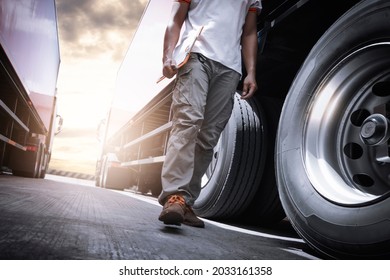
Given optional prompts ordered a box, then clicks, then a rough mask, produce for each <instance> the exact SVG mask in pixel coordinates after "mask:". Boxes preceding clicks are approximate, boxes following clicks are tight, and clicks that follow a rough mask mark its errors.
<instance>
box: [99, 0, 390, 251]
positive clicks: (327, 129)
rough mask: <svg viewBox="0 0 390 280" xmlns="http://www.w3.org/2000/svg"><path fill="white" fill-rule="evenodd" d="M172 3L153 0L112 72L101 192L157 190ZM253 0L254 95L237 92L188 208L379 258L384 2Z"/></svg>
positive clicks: (385, 193) (385, 150)
mask: <svg viewBox="0 0 390 280" xmlns="http://www.w3.org/2000/svg"><path fill="white" fill-rule="evenodd" d="M171 5H172V0H150V1H149V3H148V4H147V6H146V9H145V11H144V14H143V16H142V18H141V20H140V22H139V26H138V28H137V31H136V32H135V35H134V36H133V38H132V40H131V44H130V46H129V48H128V51H127V53H126V55H125V57H124V60H123V62H122V64H121V66H120V69H119V71H118V76H117V84H116V89H115V93H114V94H113V100H112V104H111V108H110V111H109V114H108V117H107V119H106V120H105V130H104V133H102V134H103V137H102V150H101V156H100V157H99V159H98V161H97V168H96V185H98V186H100V187H103V188H116V189H118V188H119V189H125V188H129V189H131V188H132V189H135V190H136V191H139V192H142V193H149V194H151V195H158V194H159V193H160V191H161V182H160V175H161V169H162V165H163V163H164V158H165V150H166V145H167V139H168V138H169V132H170V129H171V127H172V122H171V102H172V101H171V92H172V88H173V86H174V79H171V80H168V79H164V80H163V81H162V82H160V83H156V80H157V79H158V78H159V77H160V76H161V71H162V62H161V59H162V44H163V36H164V32H165V28H166V25H167V22H168V19H169V16H170V11H171ZM262 5H263V9H262V12H261V14H260V15H259V17H258V24H257V26H258V43H259V44H258V57H257V82H258V85H259V88H258V92H257V93H256V95H255V96H254V97H253V98H251V99H250V100H247V101H246V100H243V99H240V91H241V88H242V84H241V83H240V84H239V86H238V88H237V93H236V96H235V103H234V108H233V113H232V116H231V118H230V120H229V122H228V124H227V125H226V127H225V129H224V131H223V132H222V134H221V136H220V139H219V142H218V144H217V146H216V147H215V149H214V157H213V160H212V162H211V164H210V166H209V168H208V170H207V172H206V174H205V176H204V177H203V180H202V191H201V194H200V197H199V199H198V200H197V201H196V203H195V205H194V211H196V213H197V214H198V215H199V216H201V217H204V218H209V219H216V220H226V221H239V222H240V223H245V224H248V225H257V226H266V225H272V224H275V223H277V222H279V221H281V220H282V219H285V218H286V217H287V219H288V220H289V221H290V223H291V224H292V226H293V227H294V229H295V230H296V232H297V233H298V234H299V235H300V236H301V237H302V239H303V240H304V241H305V242H307V243H308V244H309V245H310V246H311V247H312V248H314V249H315V250H316V251H317V252H318V253H319V254H321V255H322V256H323V257H326V258H338V259H339V258H340V259H371V258H387V257H388V256H389V253H390V222H389V220H390V219H389V218H390V214H389V213H390V196H389V194H390V192H389V191H390V180H389V174H390V157H389V138H390V132H389V131H390V127H389V117H390V107H389V102H390V2H389V1H386V0H363V1H359V0H343V1H335V2H329V1H326V0H263V1H262ZM227 16H228V15H227ZM221 32H229V30H221ZM200 36H201V35H200ZM243 71H245V69H243ZM244 75H245V73H244Z"/></svg>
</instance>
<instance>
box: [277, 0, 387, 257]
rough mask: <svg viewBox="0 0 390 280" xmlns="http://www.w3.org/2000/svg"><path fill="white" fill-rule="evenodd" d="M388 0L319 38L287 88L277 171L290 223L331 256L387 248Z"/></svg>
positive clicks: (366, 4)
mask: <svg viewBox="0 0 390 280" xmlns="http://www.w3.org/2000/svg"><path fill="white" fill-rule="evenodd" d="M389 15H390V2H389V1H387V0H380V1H373V0H369V1H368V0H367V1H362V2H360V3H359V4H357V5H356V6H355V7H353V8H352V9H351V10H350V11H348V12H347V13H346V14H344V15H343V16H342V17H341V18H340V19H339V20H338V21H337V22H335V24H334V25H333V26H332V27H331V28H330V29H329V30H328V31H327V32H326V33H325V34H324V35H323V36H322V38H321V39H320V40H319V42H318V43H317V44H316V45H315V46H314V48H313V49H312V51H311V52H310V54H309V55H308V57H307V60H306V61H305V63H304V64H303V66H302V67H301V70H300V71H299V73H298V74H297V76H296V79H295V81H294V82H293V85H292V87H291V89H290V91H289V93H288V96H287V98H286V100H285V104H284V107H283V110H282V114H281V117H280V122H279V130H278V137H277V143H276V144H277V147H276V172H277V181H278V186H279V193H280V198H281V201H282V204H283V207H284V210H285V212H286V214H287V216H288V217H289V219H290V221H291V223H292V225H293V226H294V228H295V229H296V231H297V232H298V233H299V234H300V235H301V237H302V238H303V239H304V240H305V241H306V242H307V243H308V244H309V245H311V246H312V247H314V248H315V249H316V250H317V251H319V252H322V253H323V254H324V255H325V256H328V257H331V258H347V259H355V258H363V259H370V258H388V257H389V253H390V196H389V194H390V180H389V173H390V163H389V162H390V161H389V155H388V153H389V149H388V144H389V141H388V137H389V135H388V131H389V122H388V119H387V118H388V117H389V116H390V114H389V113H390V111H389V108H388V107H389V106H388V105H389V104H390V24H389V23H390V18H389Z"/></svg>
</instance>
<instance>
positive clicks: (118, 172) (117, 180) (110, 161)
mask: <svg viewBox="0 0 390 280" xmlns="http://www.w3.org/2000/svg"><path fill="white" fill-rule="evenodd" d="M99 178H100V182H99V184H98V185H99V186H100V187H102V188H105V189H114V190H123V189H125V188H127V187H129V185H130V182H131V173H130V170H128V169H127V168H124V167H121V166H120V162H119V161H118V160H117V157H116V155H114V154H107V155H105V156H104V157H103V161H102V169H101V174H100V177H99Z"/></svg>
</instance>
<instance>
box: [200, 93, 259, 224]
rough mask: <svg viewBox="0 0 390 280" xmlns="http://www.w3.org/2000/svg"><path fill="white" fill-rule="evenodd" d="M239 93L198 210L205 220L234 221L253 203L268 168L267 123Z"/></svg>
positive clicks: (204, 187)
mask: <svg viewBox="0 0 390 280" xmlns="http://www.w3.org/2000/svg"><path fill="white" fill-rule="evenodd" d="M252 105H253V104H251V103H249V102H247V101H244V100H242V99H240V96H239V95H238V94H236V96H235V102H234V108H233V112H232V116H231V118H230V120H229V122H228V124H227V125H226V127H225V129H224V131H223V132H222V134H221V136H220V139H219V141H220V142H219V144H218V145H217V147H216V148H215V150H214V152H215V155H216V156H215V157H214V160H213V162H212V163H211V165H210V168H209V170H208V172H207V174H208V181H207V183H206V184H205V185H204V186H203V188H202V191H201V194H200V196H199V198H198V199H197V200H196V202H195V205H194V210H195V211H196V213H197V214H198V215H200V216H202V217H208V218H219V219H232V218H235V217H237V216H238V215H239V214H240V213H242V212H243V211H244V210H245V209H246V208H247V207H248V205H249V204H250V202H251V201H252V199H253V196H254V194H255V192H256V190H257V188H258V185H259V182H260V179H261V176H262V173H263V167H264V160H265V158H264V156H263V155H264V149H265V141H264V134H265V132H264V124H263V118H262V116H261V109H259V108H257V106H253V107H252Z"/></svg>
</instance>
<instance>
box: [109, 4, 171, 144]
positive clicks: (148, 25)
mask: <svg viewBox="0 0 390 280" xmlns="http://www.w3.org/2000/svg"><path fill="white" fill-rule="evenodd" d="M171 7H172V1H171V0H150V1H149V3H148V5H147V6H146V8H145V11H144V14H143V16H142V19H141V20H140V23H139V25H138V28H137V31H136V33H135V34H134V36H133V38H132V41H131V44H130V46H129V48H128V50H127V53H126V56H125V58H124V60H123V62H122V64H121V67H120V69H119V71H118V75H117V82H116V89H115V93H114V96H113V99H112V104H111V110H110V116H109V120H108V122H107V127H108V128H107V137H108V138H109V137H111V136H112V135H113V134H114V133H115V132H117V131H118V130H119V128H121V127H123V126H124V125H125V124H126V123H127V122H128V121H129V120H130V118H131V117H132V116H133V115H134V114H135V113H137V112H138V111H139V110H141V108H143V107H144V106H145V105H146V104H147V103H148V102H149V101H150V100H151V99H152V98H153V97H154V96H156V95H157V94H158V93H159V92H160V91H161V90H162V89H163V88H164V87H166V86H167V85H168V83H169V82H170V81H169V80H168V79H165V80H163V81H162V82H160V83H156V81H157V80H158V79H159V78H160V77H161V75H162V49H163V37H164V33H165V28H166V26H167V23H168V19H169V16H170V12H171Z"/></svg>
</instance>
